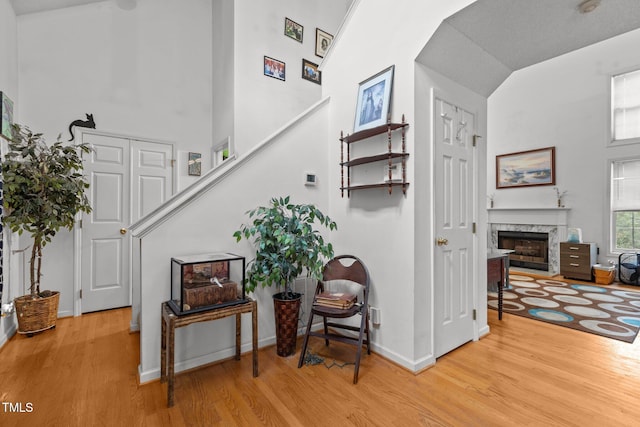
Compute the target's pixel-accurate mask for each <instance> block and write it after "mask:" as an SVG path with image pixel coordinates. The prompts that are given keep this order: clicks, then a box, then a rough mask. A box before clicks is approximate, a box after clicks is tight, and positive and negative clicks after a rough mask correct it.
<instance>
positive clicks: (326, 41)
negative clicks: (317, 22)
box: [316, 28, 333, 58]
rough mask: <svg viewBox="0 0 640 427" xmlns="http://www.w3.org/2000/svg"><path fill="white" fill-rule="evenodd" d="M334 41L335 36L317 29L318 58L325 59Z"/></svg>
mask: <svg viewBox="0 0 640 427" xmlns="http://www.w3.org/2000/svg"><path fill="white" fill-rule="evenodd" d="M332 41H333V36H332V35H331V34H329V33H327V32H326V31H322V30H321V29H320V28H316V56H319V57H320V58H324V55H326V53H327V50H329V46H331V42H332Z"/></svg>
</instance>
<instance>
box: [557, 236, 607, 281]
mask: <svg viewBox="0 0 640 427" xmlns="http://www.w3.org/2000/svg"><path fill="white" fill-rule="evenodd" d="M597 256H598V255H597V248H596V244H595V243H570V242H561V243H560V274H562V275H563V276H564V277H565V278H572V279H580V280H587V281H592V280H593V275H592V272H591V268H592V267H593V265H594V264H596V262H597Z"/></svg>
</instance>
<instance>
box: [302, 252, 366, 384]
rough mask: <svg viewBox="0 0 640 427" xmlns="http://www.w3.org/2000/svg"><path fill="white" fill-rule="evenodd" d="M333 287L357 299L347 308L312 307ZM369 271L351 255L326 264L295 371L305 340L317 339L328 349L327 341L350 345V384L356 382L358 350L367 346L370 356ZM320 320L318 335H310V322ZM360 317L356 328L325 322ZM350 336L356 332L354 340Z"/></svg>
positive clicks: (311, 332) (305, 343)
mask: <svg viewBox="0 0 640 427" xmlns="http://www.w3.org/2000/svg"><path fill="white" fill-rule="evenodd" d="M334 285H335V286H336V287H338V286H342V287H348V289H349V292H353V293H354V294H355V295H356V296H357V297H358V299H357V301H356V303H355V304H354V305H353V306H351V307H349V308H344V309H342V308H338V307H326V306H323V305H318V304H316V303H315V302H316V299H315V298H317V296H318V295H319V294H320V293H322V292H325V291H329V290H331V291H333V290H334V289H335V287H334ZM368 301H369V271H368V270H367V267H366V266H365V265H364V263H363V262H362V261H361V260H360V259H359V258H357V257H355V256H353V255H340V256H337V257H335V258H333V259H332V260H330V261H329V262H328V263H327V264H326V265H325V267H324V270H323V275H322V280H321V281H318V285H317V287H316V293H315V297H314V304H313V306H312V308H311V313H310V315H309V321H308V323H307V332H306V333H305V336H304V344H303V345H302V352H301V353H300V360H299V361H298V368H300V367H302V364H303V363H304V360H305V354H306V352H307V345H308V344H309V337H318V338H323V339H324V340H325V345H329V341H330V340H335V341H339V342H343V343H347V344H354V345H355V346H356V347H357V349H356V360H355V370H354V373H353V383H354V384H356V383H357V382H358V370H359V369H360V356H361V354H362V346H363V345H366V346H367V354H371V347H370V338H369V302H368ZM316 316H318V317H322V320H323V326H324V328H323V329H322V331H312V329H311V328H312V325H313V321H314V318H315V317H316ZM354 316H360V319H359V320H360V322H359V323H360V326H353V325H352V324H347V323H343V322H340V323H337V322H336V321H335V320H333V321H330V320H328V319H347V318H351V317H354ZM347 331H351V332H357V333H358V334H357V336H356V335H355V334H353V333H349V332H347Z"/></svg>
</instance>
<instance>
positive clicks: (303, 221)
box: [233, 196, 337, 356]
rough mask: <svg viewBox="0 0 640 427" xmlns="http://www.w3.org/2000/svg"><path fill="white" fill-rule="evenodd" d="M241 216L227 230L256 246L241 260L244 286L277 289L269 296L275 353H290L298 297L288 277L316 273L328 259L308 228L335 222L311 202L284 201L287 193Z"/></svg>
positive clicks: (328, 251) (328, 248)
mask: <svg viewBox="0 0 640 427" xmlns="http://www.w3.org/2000/svg"><path fill="white" fill-rule="evenodd" d="M247 214H248V215H249V218H250V219H252V221H251V223H250V224H243V225H242V226H241V227H240V230H238V231H236V232H235V233H234V234H233V235H234V237H235V238H236V239H237V241H238V242H239V241H240V240H241V239H242V238H245V239H247V240H249V241H251V242H252V243H253V245H254V246H255V248H256V254H255V258H254V259H252V260H251V261H250V262H249V263H248V264H247V271H246V272H247V275H246V276H247V278H246V282H247V283H246V286H247V290H248V291H250V292H253V291H255V289H256V288H257V287H258V284H261V285H262V287H263V288H264V287H267V286H276V287H277V288H278V290H279V292H278V293H276V294H274V295H273V300H274V312H275V317H276V352H277V354H278V356H290V355H292V354H294V353H295V351H296V335H297V330H298V313H299V309H300V299H301V294H299V293H295V292H293V287H292V285H293V281H294V280H295V279H296V278H297V277H299V276H300V275H302V274H303V273H306V275H307V276H309V277H313V278H315V279H320V278H321V277H322V270H323V267H324V265H325V263H326V261H327V260H329V259H330V258H332V257H333V246H332V245H331V243H329V242H325V240H324V238H323V237H322V235H321V234H320V232H319V231H318V230H316V229H315V228H314V226H315V225H316V224H317V225H321V226H324V227H326V228H328V229H329V230H335V229H336V228H337V225H336V223H335V222H334V221H332V220H331V218H329V217H328V216H326V215H324V214H323V213H322V212H321V211H320V210H319V209H318V208H317V207H315V206H314V205H310V204H293V203H290V198H289V196H287V197H284V198H282V197H280V198H275V197H274V198H272V199H271V200H270V202H269V205H268V206H260V207H257V208H255V209H253V210H250V211H248V212H247ZM286 332H289V333H288V334H286Z"/></svg>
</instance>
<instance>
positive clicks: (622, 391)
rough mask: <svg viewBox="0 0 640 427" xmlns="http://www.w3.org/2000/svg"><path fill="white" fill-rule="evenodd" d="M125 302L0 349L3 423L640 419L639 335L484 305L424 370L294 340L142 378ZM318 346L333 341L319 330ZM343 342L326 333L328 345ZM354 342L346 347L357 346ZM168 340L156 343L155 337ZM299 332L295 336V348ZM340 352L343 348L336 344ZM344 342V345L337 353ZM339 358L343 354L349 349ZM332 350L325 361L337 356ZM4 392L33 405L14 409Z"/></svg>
mask: <svg viewBox="0 0 640 427" xmlns="http://www.w3.org/2000/svg"><path fill="white" fill-rule="evenodd" d="M130 316H131V311H130V309H119V310H112V311H106V312H99V313H93V314H87V315H84V316H82V317H78V318H65V319H60V320H59V321H58V326H57V327H56V329H55V330H53V331H47V332H45V333H42V334H39V335H37V336H35V337H33V338H26V337H24V336H15V337H14V338H12V339H11V340H10V341H9V342H8V343H7V344H6V345H5V346H4V347H3V348H2V349H1V350H0V397H1V399H2V402H4V403H3V407H2V408H0V425H2V426H3V427H8V426H45V425H46V426H100V425H104V426H216V425H222V426H234V425H244V426H257V425H270V426H348V425H356V426H365V425H366V426H403V427H404V426H418V425H428V426H523V425H527V426H581V427H584V426H614V425H615V426H632V425H636V426H637V425H638V423H639V422H640V421H639V420H640V405H638V396H639V395H640V340H638V339H637V340H636V342H635V343H634V344H627V343H624V342H620V341H616V340H612V339H607V338H603V337H600V336H597V335H593V334H588V333H585V332H580V331H575V330H572V329H568V328H563V327H557V326H554V325H550V324H547V323H544V322H539V321H535V320H530V319H526V318H522V317H518V316H513V315H509V314H508V313H505V315H504V317H503V320H502V321H498V318H497V312H496V311H495V310H489V325H490V327H491V334H489V335H487V336H486V337H484V338H482V339H481V340H480V341H478V342H471V343H468V344H467V345H465V346H463V347H461V348H459V349H457V350H455V351H453V352H451V353H449V354H447V355H445V356H443V357H441V358H440V359H438V362H437V364H436V365H435V366H434V367H432V368H431V369H428V370H426V371H424V372H422V373H420V374H418V375H414V374H412V373H410V372H407V371H406V370H404V369H403V368H400V367H398V366H396V365H394V364H393V363H391V362H389V361H387V360H386V359H384V358H382V357H380V356H378V355H375V354H372V355H370V356H366V355H363V359H362V362H361V367H360V378H359V382H358V384H357V385H353V384H352V383H351V380H352V375H353V366H352V365H348V366H345V367H344V368H339V367H332V368H331V369H327V368H326V367H325V366H324V365H315V366H304V367H303V368H301V369H298V368H297V361H298V360H297V357H298V354H299V353H298V354H296V355H295V356H293V357H289V358H280V357H277V356H276V355H275V349H274V348H273V347H269V348H264V349H262V350H260V352H259V358H260V376H259V377H257V378H253V377H252V375H251V373H252V364H251V363H252V362H251V355H250V353H247V354H244V355H243V356H242V359H241V360H240V361H239V362H238V361H235V360H229V361H225V362H221V363H217V364H214V365H210V366H207V367H204V368H201V369H197V370H193V371H190V372H187V373H183V374H180V375H178V376H177V377H176V389H175V406H174V407H173V408H170V409H169V408H167V407H166V403H167V402H166V384H160V382H158V381H156V382H152V383H149V384H145V385H141V386H140V385H138V384H137V372H136V371H137V365H138V360H139V349H138V340H139V336H138V334H130V333H129V332H128V327H129V320H130ZM310 345H312V346H313V347H312V348H313V350H314V351H318V352H325V351H326V349H324V345H323V343H322V342H321V341H320V340H314V341H311V343H310ZM333 347H334V344H333V343H332V344H331V347H329V348H330V349H332V348H333ZM349 350H350V351H351V348H349ZM158 351H160V349H158ZM299 351H300V345H298V352H299ZM336 351H337V352H338V353H340V351H341V349H340V348H337V350H336ZM338 356H340V355H339V354H338ZM343 360H347V359H346V357H345V359H343ZM326 361H327V362H328V363H330V362H331V361H332V359H331V358H327V359H326ZM7 402H10V403H12V404H14V409H15V404H16V403H20V404H21V406H22V409H23V410H25V411H26V410H27V409H28V405H27V403H30V404H31V406H32V411H31V412H22V413H10V412H9V407H8V406H7Z"/></svg>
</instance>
